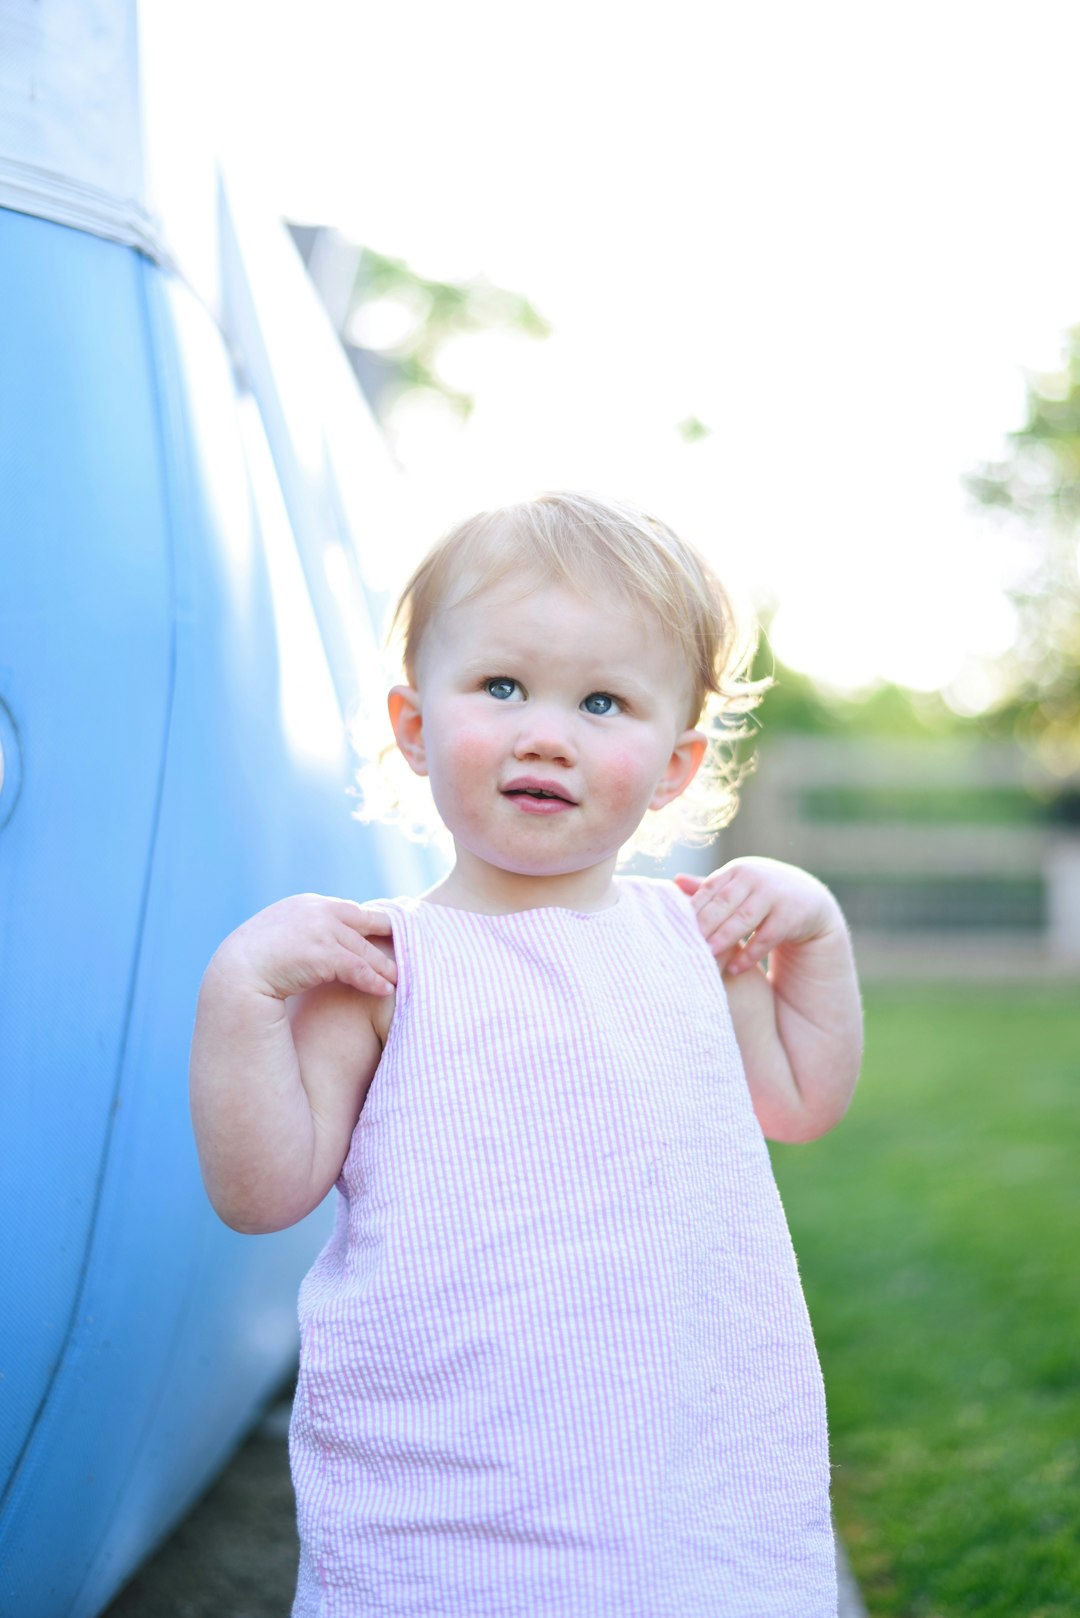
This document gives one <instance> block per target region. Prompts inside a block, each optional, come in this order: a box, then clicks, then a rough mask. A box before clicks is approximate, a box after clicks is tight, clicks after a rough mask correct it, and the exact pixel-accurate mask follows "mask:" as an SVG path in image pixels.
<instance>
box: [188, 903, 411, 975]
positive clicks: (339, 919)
mask: <svg viewBox="0 0 1080 1618" xmlns="http://www.w3.org/2000/svg"><path fill="white" fill-rule="evenodd" d="M391 935H392V928H391V925H390V918H389V917H388V916H387V915H385V914H384V913H383V912H382V911H380V910H366V909H364V907H363V906H362V905H358V904H354V903H353V902H352V901H351V900H349V899H328V898H324V897H323V895H322V894H318V893H300V894H296V895H295V896H294V897H293V898H291V899H279V900H278V902H277V903H276V904H272V905H268V906H267V908H266V909H265V910H260V911H259V912H258V913H257V914H256V915H254V916H252V917H251V919H250V920H249V921H245V922H244V923H243V925H242V926H240V927H238V928H237V929H236V931H235V932H234V933H230V934H229V936H228V938H226V940H225V942H224V943H223V944H222V945H221V946H220V947H219V948H218V950H217V952H216V953H215V955H214V958H213V960H212V961H211V963H210V970H211V971H212V972H213V973H215V974H219V973H220V974H224V975H226V976H228V977H229V978H231V979H233V980H234V981H235V980H236V979H237V978H240V979H243V980H246V981H247V982H248V983H249V984H250V986H251V987H252V988H254V989H257V990H258V991H259V992H260V993H262V994H266V995H269V996H271V997H272V998H273V999H275V1000H285V999H287V998H288V996H289V995H293V994H302V993H303V992H304V990H305V989H314V988H317V987H318V985H319V984H321V983H335V982H336V983H346V984H348V985H349V986H350V987H351V988H354V989H359V990H360V991H361V993H363V994H373V995H388V994H392V993H393V989H394V984H395V983H396V982H397V968H396V966H395V965H394V961H393V957H392V956H391V955H388V954H386V952H385V951H384V950H381V949H379V948H378V947H377V946H376V945H375V944H372V943H370V942H369V939H370V938H372V937H374V938H386V937H389V936H391Z"/></svg>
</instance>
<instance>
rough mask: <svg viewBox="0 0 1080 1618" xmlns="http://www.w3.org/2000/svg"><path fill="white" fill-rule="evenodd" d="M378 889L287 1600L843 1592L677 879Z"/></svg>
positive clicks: (782, 1238)
mask: <svg viewBox="0 0 1080 1618" xmlns="http://www.w3.org/2000/svg"><path fill="white" fill-rule="evenodd" d="M618 895H619V897H618V902H617V903H616V904H615V905H613V906H612V907H611V908H610V909H608V910H603V911H600V912H598V913H596V914H582V913H578V912H576V911H570V910H561V909H542V910H532V911H527V912H523V913H520V914H517V915H509V916H484V915H475V914H473V913H471V912H466V911H460V910H452V909H448V908H446V907H442V906H439V905H436V904H432V903H430V902H425V901H423V900H420V901H416V900H411V901H410V900H394V901H387V902H386V903H385V906H384V908H385V909H386V910H387V911H388V912H389V914H390V916H391V918H392V921H393V928H394V943H395V950H396V954H397V963H398V973H399V983H398V993H397V1006H396V1010H395V1013H394V1020H393V1025H392V1028H391V1033H390V1038H389V1041H388V1043H387V1047H386V1051H385V1053H384V1055H383V1059H382V1062H381V1064H380V1066H379V1069H378V1071H377V1073H376V1075H375V1078H374V1080H373V1081H372V1085H371V1089H370V1091H369V1093H368V1097H367V1100H366V1102H365V1104H364V1109H363V1112H362V1114H361V1117H360V1121H359V1123H358V1124H357V1126H356V1131H355V1133H354V1135H353V1140H352V1146H351V1149H350V1151H349V1156H348V1159H347V1161H346V1163H345V1166H344V1168H343V1170H342V1174H341V1178H340V1180H339V1182H338V1190H339V1191H340V1193H341V1197H340V1202H339V1208H338V1222H337V1228H336V1231H335V1233H334V1235H333V1237H332V1238H331V1240H330V1242H329V1243H328V1245H327V1246H326V1248H325V1249H324V1251H323V1252H322V1254H321V1255H320V1257H319V1258H318V1260H317V1261H316V1263H315V1265H314V1267H313V1268H312V1270H311V1271H310V1273H309V1274H308V1276H307V1278H306V1279H305V1281H304V1284H303V1287H302V1289H301V1294H300V1321H301V1332H302V1343H303V1347H302V1354H301V1369H300V1381H299V1386H298V1389H297V1396H296V1404H295V1409H294V1413H293V1425H292V1433H291V1441H290V1442H291V1452H292V1464H293V1478H294V1483H295V1486H296V1492H297V1501H298V1511H299V1526H300V1537H301V1563H300V1576H299V1584H298V1589H297V1595H296V1602H295V1605H294V1607H293V1615H294V1618H361V1615H364V1618H367V1615H369V1614H370V1615H380V1618H381V1615H390V1614H394V1615H404V1614H409V1615H410V1618H420V1615H423V1618H430V1615H434V1614H439V1615H447V1618H451V1615H452V1618H487V1615H495V1614H497V1615H499V1618H541V1615H543V1618H833V1615H834V1614H835V1612H836V1585H835V1573H834V1560H833V1540H832V1531H831V1526H830V1519H829V1497H828V1490H829V1482H828V1456H827V1445H826V1431H825V1405H824V1396H823V1390H822V1383H821V1374H820V1371H819V1368H818V1362H817V1356H816V1353H815V1350H814V1344H813V1338H812V1335H811V1331H810V1324H809V1321H808V1318H807V1314H806V1307H805V1304H804V1302H803V1297H802V1291H801V1288H800V1285H799V1278H798V1274H797V1270H796V1265H795V1258H794V1254H793V1253H792V1249H791V1242H790V1239H789V1236H788V1232H787V1226H786V1223H785V1220H784V1215H783V1210H782V1208H781V1206H780V1200H779V1197H778V1194H777V1191H776V1187H775V1184H774V1182H773V1177H772V1171H771V1168H770V1165H769V1159H768V1154H767V1152H766V1148H765V1144H764V1141H763V1139H762V1136H761V1131H760V1129H759V1128H758V1125H757V1122H756V1120H755V1118H754V1116H753V1112H752V1110H751V1106H750V1101H749V1096H748V1093H747V1090H746V1084H745V1080H744V1078H743V1072H742V1064H741V1061H740V1057H739V1052H738V1048H737V1046H736V1044H735V1039H734V1035H733V1033H732V1027H731V1019H730V1016H729V1013H728V1009H727V1002H726V998H725V994H724V989H723V985H722V983H721V979H720V975H719V973H718V972H717V970H716V965H715V962H714V961H713V959H712V957H711V955H710V954H709V951H708V949H707V947H706V946H705V944H704V942H703V941H702V939H701V937H700V935H699V933H698V929H697V925H696V923H695V921H694V917H693V914H692V912H691V910H690V906H689V904H688V902H687V901H686V899H685V898H684V897H683V896H682V894H681V893H679V892H678V890H677V889H676V888H675V887H674V886H673V885H671V884H669V883H666V882H658V881H652V880H647V879H643V878H629V877H627V878H623V879H621V880H620V882H619V883H618Z"/></svg>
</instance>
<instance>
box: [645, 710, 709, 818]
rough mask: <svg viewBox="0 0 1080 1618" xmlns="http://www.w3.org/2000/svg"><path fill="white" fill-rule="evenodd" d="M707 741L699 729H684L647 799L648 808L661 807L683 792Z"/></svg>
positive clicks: (696, 768)
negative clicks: (650, 795)
mask: <svg viewBox="0 0 1080 1618" xmlns="http://www.w3.org/2000/svg"><path fill="white" fill-rule="evenodd" d="M707 746H708V741H707V739H706V737H705V735H704V734H703V732H702V731H700V730H684V731H683V733H682V735H681V736H680V737H679V738H678V740H677V741H676V743H675V746H674V748H673V750H672V754H671V757H670V758H669V759H668V762H667V768H666V769H665V771H664V773H663V775H662V776H661V777H660V779H659V781H658V782H657V783H656V790H655V791H654V792H653V795H652V797H651V798H650V799H649V808H650V809H663V807H664V805H665V804H668V803H671V801H672V800H673V799H674V798H677V797H678V796H679V794H680V793H682V792H685V791H686V789H687V787H688V786H689V785H690V783H691V781H692V780H693V779H694V776H695V775H696V774H697V772H698V770H699V769H700V767H701V761H702V759H703V758H704V757H705V749H706V747H707Z"/></svg>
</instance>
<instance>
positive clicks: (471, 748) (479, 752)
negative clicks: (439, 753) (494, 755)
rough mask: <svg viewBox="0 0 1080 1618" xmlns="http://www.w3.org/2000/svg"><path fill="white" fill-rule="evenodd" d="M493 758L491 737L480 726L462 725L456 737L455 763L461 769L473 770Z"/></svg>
mask: <svg viewBox="0 0 1080 1618" xmlns="http://www.w3.org/2000/svg"><path fill="white" fill-rule="evenodd" d="M490 757H491V737H490V736H489V735H488V734H487V732H486V731H484V730H482V729H481V728H480V727H478V726H471V725H462V726H461V728H460V729H459V730H458V731H457V733H456V734H455V736H454V762H455V765H456V766H457V767H458V768H460V769H465V770H469V769H473V768H475V767H476V766H478V765H480V764H483V763H484V762H485V761H487V760H489V759H490Z"/></svg>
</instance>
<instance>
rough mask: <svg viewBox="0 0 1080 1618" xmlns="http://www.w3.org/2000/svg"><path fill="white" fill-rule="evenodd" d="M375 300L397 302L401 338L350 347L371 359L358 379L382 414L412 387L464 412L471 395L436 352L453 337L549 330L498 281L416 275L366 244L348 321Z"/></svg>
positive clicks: (545, 332) (524, 301)
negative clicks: (443, 370) (447, 373)
mask: <svg viewBox="0 0 1080 1618" xmlns="http://www.w3.org/2000/svg"><path fill="white" fill-rule="evenodd" d="M380 300H388V301H390V302H391V303H393V304H395V305H397V306H398V308H399V310H400V312H401V314H402V316H403V317H404V331H403V333H402V335H400V336H399V337H398V338H396V339H395V340H394V341H392V342H390V343H389V344H387V345H385V346H382V345H376V344H372V345H370V346H368V345H365V344H363V343H360V344H353V345H352V347H353V348H354V351H359V352H360V353H361V354H364V353H366V354H367V356H368V359H369V364H368V365H367V366H366V367H364V366H361V367H360V368H361V370H363V371H364V372H365V373H366V374H364V375H363V376H362V381H363V383H364V386H365V391H367V392H368V394H369V397H371V398H372V402H373V406H374V408H375V409H376V411H377V413H378V414H379V416H380V418H385V417H386V416H387V415H388V414H389V412H390V411H391V410H392V409H393V406H394V405H395V404H396V403H397V402H398V400H399V399H400V398H402V397H403V396H404V395H405V394H406V393H408V392H410V391H411V390H412V389H415V388H426V389H429V390H430V391H431V392H433V393H436V394H438V395H439V396H440V397H442V398H443V399H445V400H446V401H447V402H448V403H449V404H450V405H451V407H452V408H453V409H454V410H455V411H456V412H457V413H458V414H459V415H461V416H463V417H464V416H468V415H469V413H470V411H471V410H472V407H473V400H472V397H471V396H470V395H469V394H467V393H463V392H461V390H460V389H457V388H454V387H451V386H450V385H449V384H448V383H447V382H446V381H445V380H444V378H443V377H441V376H440V374H439V369H438V359H439V351H440V349H441V348H442V347H443V345H444V344H445V343H446V342H447V341H448V340H449V339H450V338H453V337H460V336H463V335H465V334H467V333H470V332H489V331H516V332H520V333H522V334H523V335H525V336H528V337H547V336H548V335H549V333H550V330H551V328H550V327H549V325H548V323H547V321H546V320H545V319H544V318H543V316H542V315H541V314H539V313H538V311H537V310H536V308H535V307H534V306H533V304H531V303H530V302H529V300H528V298H526V297H523V296H522V294H521V293H519V292H510V291H508V290H507V289H506V288H504V287H499V286H495V285H494V283H493V282H491V281H489V280H488V279H487V278H486V276H475V277H473V278H471V279H469V280H466V281H438V280H434V279H433V278H431V277H430V276H425V275H420V274H419V273H418V272H417V271H416V270H414V269H413V268H412V267H411V266H410V265H409V264H407V263H406V262H405V260H404V259H402V258H393V257H390V256H389V255H388V254H386V253H379V252H376V251H375V249H374V248H371V247H364V248H362V249H361V252H360V258H359V262H358V264H357V270H356V281H355V284H354V287H353V297H352V309H351V312H350V317H349V318H350V322H353V321H355V320H356V318H357V317H358V316H359V315H360V313H361V311H362V310H363V309H364V307H365V306H366V305H371V304H374V303H377V302H378V301H380Z"/></svg>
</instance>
